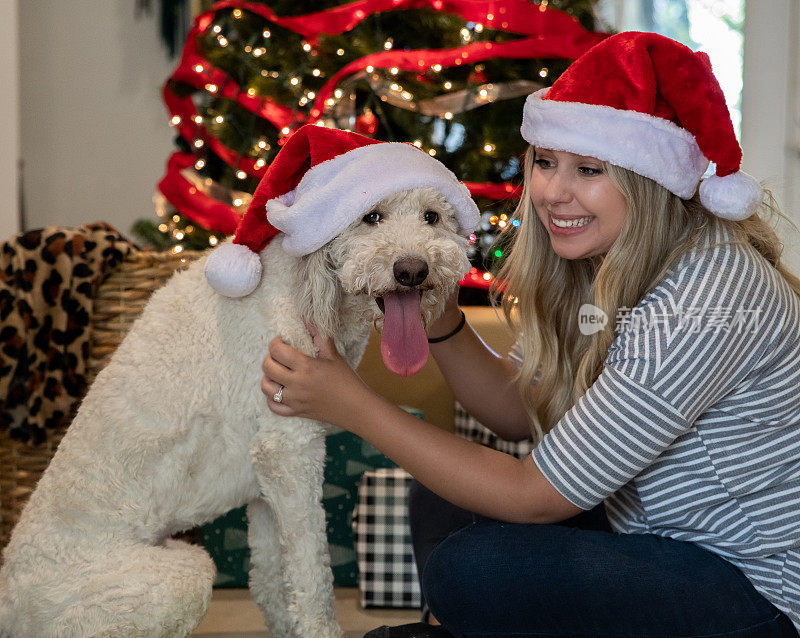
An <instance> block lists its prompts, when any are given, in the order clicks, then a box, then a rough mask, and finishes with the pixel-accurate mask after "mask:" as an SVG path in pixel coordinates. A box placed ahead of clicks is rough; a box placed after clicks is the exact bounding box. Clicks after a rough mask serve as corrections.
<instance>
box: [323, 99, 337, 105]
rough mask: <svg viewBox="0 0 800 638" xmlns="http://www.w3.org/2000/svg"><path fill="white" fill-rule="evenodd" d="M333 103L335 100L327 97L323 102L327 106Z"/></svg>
mask: <svg viewBox="0 0 800 638" xmlns="http://www.w3.org/2000/svg"><path fill="white" fill-rule="evenodd" d="M335 103H336V100H334V99H333V98H332V97H329V98H328V99H327V100H325V104H327V105H328V106H333V105H334V104H335Z"/></svg>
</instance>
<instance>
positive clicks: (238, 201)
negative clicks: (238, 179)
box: [233, 197, 244, 208]
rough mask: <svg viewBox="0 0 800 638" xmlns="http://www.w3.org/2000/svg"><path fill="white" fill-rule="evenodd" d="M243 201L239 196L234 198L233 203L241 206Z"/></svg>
mask: <svg viewBox="0 0 800 638" xmlns="http://www.w3.org/2000/svg"><path fill="white" fill-rule="evenodd" d="M243 203H244V201H243V200H242V198H241V197H237V198H236V199H234V200H233V205H234V206H236V207H237V208H238V207H239V206H241V205H242V204H243Z"/></svg>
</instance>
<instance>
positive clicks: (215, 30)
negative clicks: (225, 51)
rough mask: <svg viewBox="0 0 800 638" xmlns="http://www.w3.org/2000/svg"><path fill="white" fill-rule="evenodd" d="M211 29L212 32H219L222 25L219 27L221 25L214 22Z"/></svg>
mask: <svg viewBox="0 0 800 638" xmlns="http://www.w3.org/2000/svg"><path fill="white" fill-rule="evenodd" d="M211 30H212V31H213V32H214V33H219V32H220V31H222V27H221V26H219V25H218V24H215V25H214V28H213V29H211Z"/></svg>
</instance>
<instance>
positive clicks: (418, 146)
mask: <svg viewBox="0 0 800 638" xmlns="http://www.w3.org/2000/svg"><path fill="white" fill-rule="evenodd" d="M414 146H416V147H417V148H422V142H421V141H420V140H414Z"/></svg>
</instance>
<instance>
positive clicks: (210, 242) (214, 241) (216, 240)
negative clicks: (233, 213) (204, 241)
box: [208, 235, 219, 246]
mask: <svg viewBox="0 0 800 638" xmlns="http://www.w3.org/2000/svg"><path fill="white" fill-rule="evenodd" d="M218 241H219V240H218V239H217V238H216V237H214V235H211V237H209V238H208V243H209V244H211V245H212V246H216V245H217V242H218Z"/></svg>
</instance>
